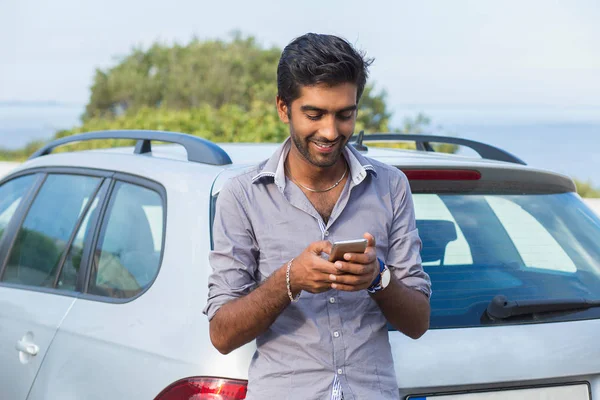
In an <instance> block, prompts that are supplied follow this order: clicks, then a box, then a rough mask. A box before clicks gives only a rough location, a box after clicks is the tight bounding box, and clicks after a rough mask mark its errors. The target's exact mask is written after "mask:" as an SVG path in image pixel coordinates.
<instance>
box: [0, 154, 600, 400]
mask: <svg viewBox="0 0 600 400" xmlns="http://www.w3.org/2000/svg"><path fill="white" fill-rule="evenodd" d="M277 146H278V144H224V145H222V147H223V148H224V149H225V150H226V151H227V152H228V154H229V155H230V157H231V158H232V160H233V164H231V165H225V166H209V165H204V164H201V163H192V162H188V161H187V160H186V157H185V151H183V150H182V149H181V148H180V147H179V146H169V145H166V146H154V147H153V153H152V154H146V155H133V154H132V153H133V148H121V149H111V150H93V151H85V152H77V153H60V154H52V155H48V156H43V157H39V158H36V159H33V160H29V161H27V162H25V163H23V164H20V165H19V166H17V167H16V168H15V169H14V170H13V171H12V173H14V172H17V171H19V170H23V169H32V168H44V167H49V166H54V167H56V166H60V167H78V168H90V169H100V170H106V171H115V172H123V173H127V174H131V175H135V176H141V177H145V178H147V179H150V180H153V181H155V182H158V183H159V184H161V185H163V186H164V188H165V191H166V193H167V224H166V241H165V248H164V256H163V259H162V265H161V268H160V272H159V274H158V276H157V278H156V280H155V281H154V283H153V284H152V286H151V287H150V288H149V289H148V290H147V291H146V292H145V293H144V294H143V295H141V296H140V297H138V298H136V299H134V300H133V301H128V302H111V301H110V300H109V299H106V298H97V297H93V296H88V295H78V296H73V297H68V296H56V297H60V298H61V299H66V303H68V304H69V306H68V307H71V308H70V311H69V312H68V314H67V316H66V317H65V318H64V321H62V323H61V324H60V326H58V325H57V326H58V330H57V332H56V337H55V338H54V341H53V343H52V346H51V348H50V350H49V351H48V353H47V355H46V357H45V360H44V363H43V365H42V367H41V368H40V370H39V373H38V375H37V378H36V379H35V383H34V386H33V388H32V389H31V393H30V396H29V399H31V400H41V399H44V400H50V399H55V398H60V399H67V400H70V399H80V398H86V399H106V398H130V399H148V398H153V397H154V396H156V395H157V394H158V393H159V392H160V391H161V390H162V389H164V388H165V387H167V386H168V385H170V384H171V383H173V382H175V381H177V380H179V379H181V378H184V377H188V376H217V377H227V378H239V379H247V377H248V366H249V364H250V361H251V358H252V356H253V353H254V350H255V345H254V343H253V342H251V343H249V344H247V345H245V346H243V347H241V348H239V349H237V350H235V351H233V352H232V353H230V354H229V355H222V354H220V353H219V352H218V351H217V350H216V349H215V348H214V347H213V346H212V344H211V342H210V337H209V329H208V327H209V323H208V320H207V318H206V316H204V315H203V314H202V309H203V308H204V306H205V304H206V298H207V293H208V287H207V280H208V276H209V274H210V272H211V270H210V266H209V264H208V251H209V249H210V234H211V232H210V226H209V220H210V217H211V215H210V207H211V197H212V195H215V194H218V192H219V190H220V189H221V188H222V187H223V185H224V184H225V182H227V180H228V179H230V178H231V177H233V176H235V175H237V174H240V173H243V172H244V171H246V170H247V169H248V168H251V167H252V166H253V165H255V164H256V163H258V162H260V161H262V160H264V159H266V158H268V157H269V156H270V155H271V154H272V153H273V151H274V150H275V148H276V147H277ZM365 155H366V156H368V157H373V158H375V159H377V160H379V161H381V162H384V163H388V164H391V165H395V166H398V167H399V168H401V169H474V170H477V171H480V172H481V174H482V178H481V182H480V183H479V186H475V187H472V188H470V190H472V191H477V190H481V191H484V192H485V191H489V190H490V188H492V189H493V188H494V187H504V188H506V187H507V186H513V187H517V188H519V187H522V188H528V189H531V187H528V186H527V185H528V183H531V182H537V184H538V185H539V187H540V190H542V189H544V190H559V191H569V190H574V185H573V183H572V181H571V180H570V179H569V178H568V177H565V176H563V175H560V174H556V173H553V172H550V171H544V170H540V169H536V168H532V167H529V166H523V165H518V164H511V163H507V162H497V161H489V160H482V159H474V158H469V157H462V156H455V155H444V154H438V153H435V154H431V153H425V152H415V151H404V150H392V149H381V148H372V149H369V151H368V152H367V153H366V154H365ZM484 183H485V184H484ZM432 184H438V187H437V188H436V189H435V190H440V188H441V189H443V188H445V187H446V186H448V185H447V182H446V183H444V182H437V183H436V182H425V183H421V185H422V186H419V184H415V183H414V182H411V185H413V189H415V188H416V189H417V190H419V188H425V189H427V187H431V185H432ZM444 185H446V186H444ZM486 185H487V186H486ZM519 185H521V186H519ZM425 189H424V190H425ZM451 189H452V188H451ZM463 189H464V188H456V187H454V190H463ZM518 190H521V189H518ZM7 290H14V289H7V288H5V287H4V286H2V284H0V293H3V291H7ZM434 291H435V288H434ZM20 292H21V293H23V295H19V296H16V297H21V298H22V297H24V296H28V294H29V293H33V296H35V295H37V294H38V293H37V292H35V291H31V290H20ZM7 293H8V292H7ZM13 297H14V296H13ZM0 301H1V300H0ZM68 307H67V308H68ZM28 308H29V306H28ZM0 315H1V314H0ZM2 318H4V317H2ZM599 328H600V321H598V320H585V321H574V322H560V323H559V322H553V323H539V324H524V325H504V326H485V327H477V328H461V329H432V330H429V331H428V332H427V333H426V334H425V335H424V336H423V337H422V338H420V339H419V340H416V341H414V340H412V339H409V338H408V337H406V336H404V335H402V334H401V333H399V332H395V331H393V332H390V342H391V344H392V349H393V357H394V361H395V371H396V375H397V380H398V384H399V388H400V389H399V390H400V394H401V395H402V396H406V395H413V396H415V398H420V397H424V396H427V395H431V394H432V393H437V394H439V393H448V392H449V393H453V392H456V391H477V390H483V391H487V390H496V389H501V388H514V387H525V386H532V385H540V384H544V385H546V384H564V383H572V382H589V383H590V390H591V392H592V394H593V395H595V396H600V380H599V378H598V376H599V374H600V366H599V364H598V363H597V362H596V360H597V359H598V357H599V356H600V354H599V353H600V346H598V345H597V342H596V340H595V337H596V335H595V333H596V332H598V329H599ZM1 334H2V329H1V328H0V335H1ZM0 337H1V336H0ZM15 352H16V351H15ZM132 371H133V372H132ZM419 396H420V397H419ZM20 398H23V397H20ZM15 399H19V397H15Z"/></svg>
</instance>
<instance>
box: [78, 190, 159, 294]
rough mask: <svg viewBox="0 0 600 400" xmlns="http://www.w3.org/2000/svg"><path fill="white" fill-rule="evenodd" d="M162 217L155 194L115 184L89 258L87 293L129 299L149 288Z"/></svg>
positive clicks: (152, 277) (152, 276) (157, 255)
mask: <svg viewBox="0 0 600 400" xmlns="http://www.w3.org/2000/svg"><path fill="white" fill-rule="evenodd" d="M163 215H164V208H163V203H162V198H161V196H160V195H159V194H158V193H157V192H155V191H154V190H151V189H148V188H145V187H141V186H137V185H134V184H130V183H126V182H117V184H116V185H115V188H114V190H113V198H112V199H111V203H110V205H109V208H108V211H107V215H106V217H105V222H104V224H103V227H102V229H101V234H100V238H99V240H98V245H97V248H96V251H95V254H94V257H93V266H92V273H91V277H90V283H89V287H88V292H89V293H90V294H95V295H100V296H106V297H113V298H129V297H133V296H135V295H137V294H139V293H141V292H142V291H144V290H145V289H146V288H147V287H148V286H150V284H151V283H152V281H153V280H154V278H155V276H156V275H157V273H158V269H159V266H160V258H161V253H162V246H163V244H162V243H163V235H164V226H163V221H164V216H163Z"/></svg>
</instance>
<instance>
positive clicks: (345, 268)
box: [334, 261, 373, 276]
mask: <svg viewBox="0 0 600 400" xmlns="http://www.w3.org/2000/svg"><path fill="white" fill-rule="evenodd" d="M334 266H335V268H336V269H337V270H338V272H339V273H342V274H352V275H369V276H370V275H372V274H373V271H372V270H373V268H372V267H371V266H370V265H368V264H356V263H351V262H344V261H336V262H335V264H334Z"/></svg>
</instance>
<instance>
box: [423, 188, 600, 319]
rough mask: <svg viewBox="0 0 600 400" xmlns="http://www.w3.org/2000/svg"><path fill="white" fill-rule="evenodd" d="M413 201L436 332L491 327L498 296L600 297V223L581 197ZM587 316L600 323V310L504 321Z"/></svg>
mask: <svg viewBox="0 0 600 400" xmlns="http://www.w3.org/2000/svg"><path fill="white" fill-rule="evenodd" d="M414 203H415V213H416V219H417V227H418V229H419V235H420V236H421V239H422V241H423V249H422V252H421V255H422V259H423V266H424V268H425V270H426V271H427V273H429V275H430V277H431V281H432V289H433V295H432V298H431V308H432V315H431V327H432V328H449V327H466V326H479V325H482V324H485V323H486V321H485V318H482V317H484V316H485V310H486V307H487V305H488V303H489V302H490V301H491V300H492V298H493V297H494V296H496V295H499V294H501V295H504V296H506V297H507V298H508V299H509V300H533V299H564V298H575V297H579V298H585V299H594V300H595V299H600V219H599V218H598V217H597V216H596V215H595V214H594V213H593V212H592V211H591V210H590V209H589V208H588V207H587V206H586V205H585V204H584V203H583V202H582V201H581V199H580V198H579V196H577V195H576V194H574V193H563V194H544V195H498V194H494V195H469V194H441V195H437V194H418V193H416V194H414ZM588 318H600V309H598V308H596V309H589V310H582V311H581V312H574V313H562V314H548V315H546V314H540V315H536V316H530V317H529V321H526V320H525V319H523V318H521V319H519V320H518V321H510V320H508V321H502V322H501V323H507V324H509V323H516V322H520V323H522V322H524V321H525V322H545V321H550V320H552V321H557V320H576V319H588Z"/></svg>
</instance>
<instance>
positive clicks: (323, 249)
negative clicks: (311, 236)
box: [310, 240, 331, 256]
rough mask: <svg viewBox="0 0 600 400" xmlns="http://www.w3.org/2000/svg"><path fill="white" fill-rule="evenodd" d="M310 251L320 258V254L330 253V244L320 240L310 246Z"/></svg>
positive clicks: (327, 241)
mask: <svg viewBox="0 0 600 400" xmlns="http://www.w3.org/2000/svg"><path fill="white" fill-rule="evenodd" d="M310 250H311V251H312V252H313V253H315V254H316V255H318V256H320V255H321V253H327V254H330V253H331V242H330V241H329V240H320V241H318V242H313V243H311V244H310Z"/></svg>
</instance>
